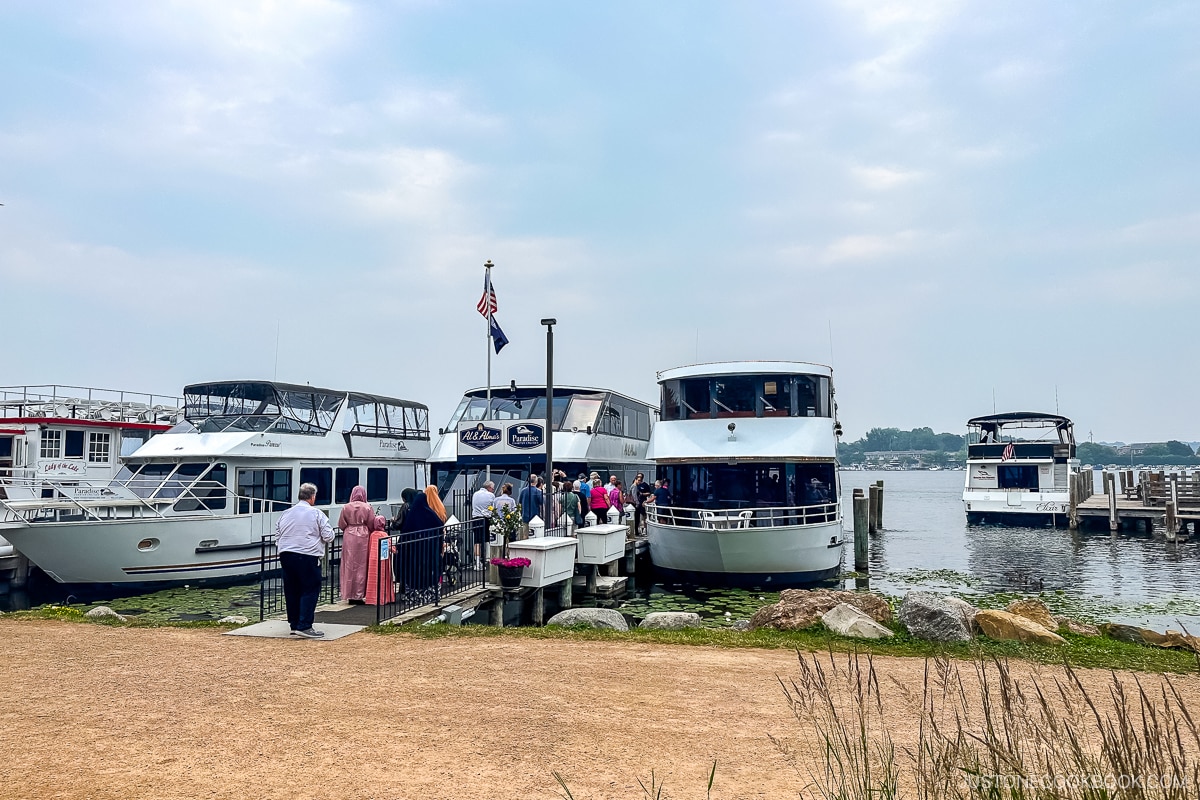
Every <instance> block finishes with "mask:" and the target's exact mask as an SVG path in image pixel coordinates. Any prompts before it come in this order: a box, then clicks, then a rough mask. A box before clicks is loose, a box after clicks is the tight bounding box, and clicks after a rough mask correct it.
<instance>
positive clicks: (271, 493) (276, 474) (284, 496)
mask: <svg viewBox="0 0 1200 800" xmlns="http://www.w3.org/2000/svg"><path fill="white" fill-rule="evenodd" d="M237 493H238V513H239V514H249V513H256V514H257V513H259V512H262V511H285V510H287V509H288V508H290V507H291V505H292V503H291V499H292V471H291V470H290V469H242V470H238V487H237Z"/></svg>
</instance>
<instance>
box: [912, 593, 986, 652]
mask: <svg viewBox="0 0 1200 800" xmlns="http://www.w3.org/2000/svg"><path fill="white" fill-rule="evenodd" d="M973 612H975V609H974V607H973V606H971V605H970V604H969V603H966V602H964V601H962V600H959V599H958V598H957V597H950V596H948V595H941V594H934V593H933V592H909V593H908V594H907V595H905V596H904V600H903V601H902V602H901V603H900V609H899V611H898V613H897V616H898V617H899V618H900V624H901V625H903V626H904V627H905V628H908V632H909V633H911V634H912V635H913V637H915V638H917V639H926V640H928V641H931V642H969V641H971V636H972V629H973V627H974V619H975V613H973Z"/></svg>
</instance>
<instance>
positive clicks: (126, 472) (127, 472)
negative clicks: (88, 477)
mask: <svg viewBox="0 0 1200 800" xmlns="http://www.w3.org/2000/svg"><path fill="white" fill-rule="evenodd" d="M132 477H133V470H131V469H130V468H129V467H127V466H126V467H121V468H120V469H119V470H117V474H116V475H114V476H113V479H112V481H111V482H110V485H112V486H118V485H120V484H122V483H124V482H125V481H127V480H129V479H130V478H132Z"/></svg>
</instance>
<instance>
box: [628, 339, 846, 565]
mask: <svg viewBox="0 0 1200 800" xmlns="http://www.w3.org/2000/svg"><path fill="white" fill-rule="evenodd" d="M658 377H659V384H660V386H661V387H662V405H661V408H660V419H659V422H658V424H657V425H656V426H655V429H654V434H653V436H652V437H651V440H650V449H649V456H650V458H652V459H653V460H654V462H655V464H656V466H657V473H658V477H659V478H660V479H665V480H667V481H668V490H669V492H670V503H669V504H666V505H664V504H659V503H653V504H649V505H648V506H647V509H648V523H647V532H648V534H649V539H650V558H651V560H652V561H653V562H654V567H655V571H656V573H657V574H658V575H659V576H660V577H663V578H665V579H666V580H668V581H671V580H674V581H678V582H682V583H693V584H700V585H741V586H759V587H780V586H790V585H793V586H794V585H802V584H809V583H814V582H817V581H821V580H825V579H829V578H833V577H836V576H837V574H838V570H839V568H840V565H841V558H842V513H841V503H840V502H839V500H840V497H841V483H840V480H839V478H838V471H837V437H838V435H840V432H841V431H840V427H839V425H838V423H837V419H836V407H835V405H834V402H833V376H832V371H831V370H830V368H829V367H825V366H820V365H817V364H807V363H801V362H790V361H737V362H728V363H719V364H701V365H697V366H689V367H680V368H677V369H671V370H667V371H665V372H660V373H659V376H658Z"/></svg>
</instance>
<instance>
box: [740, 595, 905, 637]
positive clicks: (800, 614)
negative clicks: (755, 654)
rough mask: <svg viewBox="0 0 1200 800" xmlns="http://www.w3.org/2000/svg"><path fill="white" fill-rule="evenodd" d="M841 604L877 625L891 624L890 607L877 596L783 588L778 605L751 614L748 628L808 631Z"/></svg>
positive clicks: (774, 604) (765, 607)
mask: <svg viewBox="0 0 1200 800" xmlns="http://www.w3.org/2000/svg"><path fill="white" fill-rule="evenodd" d="M841 603H846V604H847V605H852V606H854V607H855V608H857V609H858V610H859V611H862V612H863V613H864V614H866V615H867V616H868V617H870V618H871V619H873V620H875V621H876V622H891V621H892V609H891V607H890V606H889V605H888V602H887V600H885V599H884V598H882V597H880V596H879V595H877V594H871V593H869V592H847V591H844V590H841V589H784V590H783V592H781V593H780V595H779V602H778V603H773V604H771V605H769V606H763V607H762V608H760V609H759V610H758V611H756V612H754V616H753V617H751V618H750V629H751V630H757V629H759V628H775V629H777V630H781V631H797V630H803V629H804V628H811V627H812V626H813V625H816V624H817V622H818V621H820V619H821V615H822V614H824V613H825V612H826V611H829V610H830V609H832V608H834V607H835V606H837V605H840V604H841Z"/></svg>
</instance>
